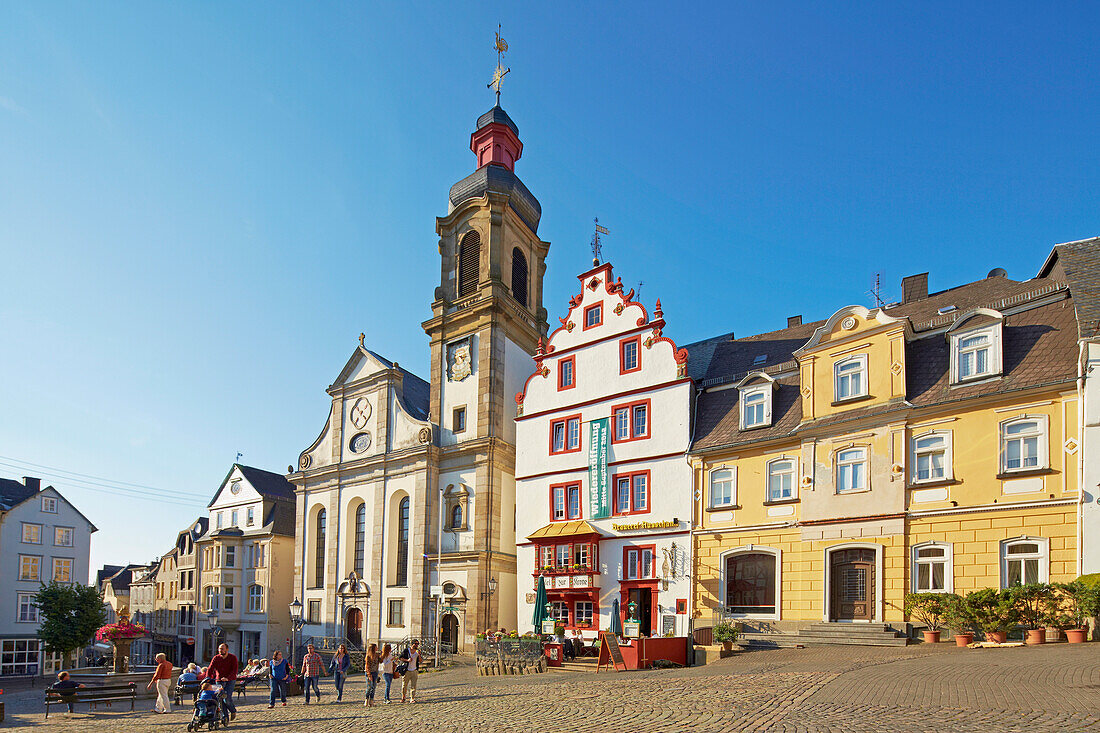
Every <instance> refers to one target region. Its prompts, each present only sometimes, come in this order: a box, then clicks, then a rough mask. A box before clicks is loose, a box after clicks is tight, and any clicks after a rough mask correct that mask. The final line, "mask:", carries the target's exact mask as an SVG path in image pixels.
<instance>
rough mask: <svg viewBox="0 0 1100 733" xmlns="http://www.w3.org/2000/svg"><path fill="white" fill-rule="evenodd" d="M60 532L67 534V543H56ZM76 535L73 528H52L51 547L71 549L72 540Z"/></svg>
mask: <svg viewBox="0 0 1100 733" xmlns="http://www.w3.org/2000/svg"><path fill="white" fill-rule="evenodd" d="M62 532H68V533H69V534H68V537H69V541H68V542H58V541H57V540H58V537H59V536H60V534H61V533H62ZM75 534H76V530H75V529H74V528H73V527H54V528H53V546H54V547H72V546H73V538H74V536H75Z"/></svg>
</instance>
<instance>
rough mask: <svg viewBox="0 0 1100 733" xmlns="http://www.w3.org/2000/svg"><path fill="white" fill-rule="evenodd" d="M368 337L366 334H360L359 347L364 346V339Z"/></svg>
mask: <svg viewBox="0 0 1100 733" xmlns="http://www.w3.org/2000/svg"><path fill="white" fill-rule="evenodd" d="M366 337H367V334H365V333H360V334H359V345H360V346H363V339H365V338H366ZM363 348H366V347H365V346H363Z"/></svg>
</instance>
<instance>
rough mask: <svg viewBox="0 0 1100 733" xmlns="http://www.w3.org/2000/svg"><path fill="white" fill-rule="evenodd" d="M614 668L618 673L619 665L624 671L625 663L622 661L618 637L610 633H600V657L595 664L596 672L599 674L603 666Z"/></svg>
mask: <svg viewBox="0 0 1100 733" xmlns="http://www.w3.org/2000/svg"><path fill="white" fill-rule="evenodd" d="M605 664H606V665H608V666H609V667H614V669H615V671H616V672H618V671H619V665H620V664H621V665H622V667H623V671H624V672H625V671H626V662H625V661H624V660H623V650H622V649H620V648H619V637H617V636H615V635H614V634H612V633H611V632H610V631H601V632H600V657H599V659H598V660H597V662H596V671H597V672H599V671H600V669H601V668H602V667H603V666H604V665H605Z"/></svg>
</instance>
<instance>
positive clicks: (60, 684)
mask: <svg viewBox="0 0 1100 733" xmlns="http://www.w3.org/2000/svg"><path fill="white" fill-rule="evenodd" d="M83 686H84V685H81V684H77V683H76V682H74V681H73V680H71V679H69V673H68V672H58V673H57V682H54V683H53V687H52V688H50V689H52V690H54V691H55V692H56V691H59V690H75V689H76V688H78V687H83ZM57 696H58V697H60V698H61V699H62V700H63V701H64V702H65V704H66V705H67V706H68V708H69V712H70V713H71V712H73V703H74V702H76V697H75V696H74V695H72V694H68V695H66V694H64V693H62V692H58V694H57Z"/></svg>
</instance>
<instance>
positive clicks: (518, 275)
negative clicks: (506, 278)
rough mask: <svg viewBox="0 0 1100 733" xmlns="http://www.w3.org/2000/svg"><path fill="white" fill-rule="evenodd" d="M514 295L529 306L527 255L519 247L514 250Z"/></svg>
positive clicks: (517, 299)
mask: <svg viewBox="0 0 1100 733" xmlns="http://www.w3.org/2000/svg"><path fill="white" fill-rule="evenodd" d="M512 297H513V298H515V299H516V301H517V302H519V304H520V305H522V306H523V307H525V308H526V307H527V257H526V255H524V254H523V250H521V249H520V248H519V247H516V248H515V249H513V250H512Z"/></svg>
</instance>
